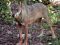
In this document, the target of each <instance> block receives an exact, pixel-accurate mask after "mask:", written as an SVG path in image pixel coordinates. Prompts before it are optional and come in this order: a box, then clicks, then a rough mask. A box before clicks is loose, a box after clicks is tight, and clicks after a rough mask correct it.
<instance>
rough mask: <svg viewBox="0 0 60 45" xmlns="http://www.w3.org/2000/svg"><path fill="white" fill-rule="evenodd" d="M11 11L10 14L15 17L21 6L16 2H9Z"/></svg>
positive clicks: (18, 13) (17, 15)
mask: <svg viewBox="0 0 60 45" xmlns="http://www.w3.org/2000/svg"><path fill="white" fill-rule="evenodd" d="M11 11H12V16H13V17H15V18H17V17H19V15H20V13H21V7H20V6H19V4H18V3H16V2H13V3H11Z"/></svg>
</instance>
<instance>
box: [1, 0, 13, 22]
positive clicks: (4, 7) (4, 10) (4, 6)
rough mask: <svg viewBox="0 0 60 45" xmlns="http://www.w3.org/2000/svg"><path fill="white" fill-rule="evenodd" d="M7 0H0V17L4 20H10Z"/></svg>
mask: <svg viewBox="0 0 60 45" xmlns="http://www.w3.org/2000/svg"><path fill="white" fill-rule="evenodd" d="M8 3H9V1H8V0H0V16H1V17H0V18H2V19H3V20H4V21H5V22H7V23H10V22H12V19H13V18H12V17H11V13H10V10H9V7H8Z"/></svg>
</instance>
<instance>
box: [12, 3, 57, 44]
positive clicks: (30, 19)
mask: <svg viewBox="0 0 60 45" xmlns="http://www.w3.org/2000/svg"><path fill="white" fill-rule="evenodd" d="M11 11H12V15H13V17H14V18H15V19H16V21H17V24H18V27H19V28H21V29H22V30H23V31H25V33H26V44H25V45H28V25H29V24H32V23H34V22H35V21H36V20H38V19H39V18H44V19H46V21H47V23H48V24H49V26H50V28H51V32H52V37H53V38H56V36H55V33H54V30H53V28H52V24H51V21H50V19H49V17H48V9H47V7H46V6H45V5H44V4H42V3H35V4H33V5H27V8H26V6H25V5H24V4H23V3H22V6H21V4H17V3H13V4H12V5H11ZM22 30H20V45H22Z"/></svg>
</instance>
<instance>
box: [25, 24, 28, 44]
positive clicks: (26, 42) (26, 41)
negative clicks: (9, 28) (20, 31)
mask: <svg viewBox="0 0 60 45" xmlns="http://www.w3.org/2000/svg"><path fill="white" fill-rule="evenodd" d="M25 30H26V32H25V33H26V40H25V45H28V25H26V27H25Z"/></svg>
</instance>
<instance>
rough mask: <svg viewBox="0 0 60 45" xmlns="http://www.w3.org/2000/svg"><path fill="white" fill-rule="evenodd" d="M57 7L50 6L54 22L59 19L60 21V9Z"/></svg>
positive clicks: (49, 9)
mask: <svg viewBox="0 0 60 45" xmlns="http://www.w3.org/2000/svg"><path fill="white" fill-rule="evenodd" d="M56 8H57V7H56ZM56 8H54V7H53V6H49V7H48V11H49V16H50V18H51V21H52V23H53V24H55V23H58V21H60V18H59V17H60V13H59V11H60V10H59V11H58V10H57V9H56Z"/></svg>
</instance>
